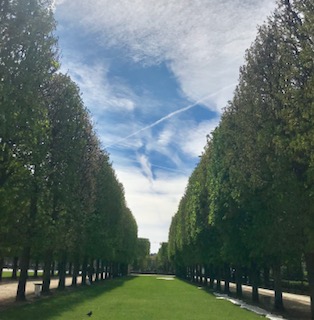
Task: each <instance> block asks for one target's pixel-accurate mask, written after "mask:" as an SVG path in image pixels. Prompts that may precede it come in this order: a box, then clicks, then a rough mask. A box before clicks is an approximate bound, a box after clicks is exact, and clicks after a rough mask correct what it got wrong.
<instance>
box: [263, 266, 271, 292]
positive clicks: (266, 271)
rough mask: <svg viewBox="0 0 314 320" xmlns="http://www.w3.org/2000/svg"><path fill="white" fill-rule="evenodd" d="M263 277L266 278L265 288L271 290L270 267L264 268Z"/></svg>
mask: <svg viewBox="0 0 314 320" xmlns="http://www.w3.org/2000/svg"><path fill="white" fill-rule="evenodd" d="M263 276H264V286H265V288H268V289H270V281H269V268H268V267H264V270H263Z"/></svg>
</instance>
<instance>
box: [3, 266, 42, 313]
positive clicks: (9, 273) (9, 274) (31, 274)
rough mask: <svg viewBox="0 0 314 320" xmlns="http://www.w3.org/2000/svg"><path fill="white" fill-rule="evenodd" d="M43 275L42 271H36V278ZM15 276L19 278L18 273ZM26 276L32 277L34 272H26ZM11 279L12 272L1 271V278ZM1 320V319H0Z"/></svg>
mask: <svg viewBox="0 0 314 320" xmlns="http://www.w3.org/2000/svg"><path fill="white" fill-rule="evenodd" d="M42 275H43V272H42V271H38V276H39V277H41V276H42ZM17 276H18V277H19V276H20V271H18V272H17ZM28 276H29V277H33V276H34V271H28ZM11 277H12V271H3V272H2V278H11ZM0 319H1V318H0Z"/></svg>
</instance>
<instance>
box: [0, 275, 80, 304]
mask: <svg viewBox="0 0 314 320" xmlns="http://www.w3.org/2000/svg"><path fill="white" fill-rule="evenodd" d="M41 282H42V280H41V279H40V278H38V279H30V280H28V281H27V284H26V299H27V300H28V301H32V300H34V299H38V298H37V297H36V296H35V286H34V283H41ZM58 282H59V280H58V279H51V282H50V289H56V288H57V287H58ZM71 283H72V278H71V277H67V278H66V286H70V285H71ZM77 283H78V284H80V283H81V277H78V278H77ZM17 286H18V282H17V281H11V280H4V281H2V282H0V308H3V307H6V306H8V305H11V304H13V303H15V296H16V292H17Z"/></svg>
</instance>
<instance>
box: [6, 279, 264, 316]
mask: <svg viewBox="0 0 314 320" xmlns="http://www.w3.org/2000/svg"><path fill="white" fill-rule="evenodd" d="M89 311H92V313H93V314H92V318H91V319H93V320H96V319H113V320H126V319H127V320H133V319H134V320H135V319H136V320H148V319H150V320H162V319H164V320H169V319H171V320H176V319H177V320H191V319H196V320H203V319H204V320H205V319H206V320H208V319H213V320H215V319H217V320H218V319H219V320H222V319H233V320H237V319H238V320H249V319H252V320H253V319H261V318H262V317H259V316H257V315H255V314H254V313H251V312H249V311H246V310H243V309H240V308H239V307H237V306H235V305H233V304H231V303H230V302H227V301H223V300H217V299H216V298H215V297H214V296H213V295H212V294H210V293H208V292H206V291H205V290H200V289H199V288H197V287H196V286H193V285H190V284H188V283H186V282H184V281H180V280H178V279H175V280H173V281H166V280H164V279H158V277H157V276H147V277H144V276H140V277H128V278H121V279H115V280H108V281H104V282H101V283H100V284H97V285H93V286H90V287H85V288H81V289H79V290H76V291H72V292H66V293H63V294H58V295H56V296H54V297H51V298H49V299H41V300H40V301H38V302H35V303H32V304H28V305H24V306H17V307H14V308H12V309H9V310H6V311H4V312H2V313H1V315H0V319H3V320H6V319H10V320H14V319H67V320H71V319H73V320H80V319H88V316H87V313H88V312H89Z"/></svg>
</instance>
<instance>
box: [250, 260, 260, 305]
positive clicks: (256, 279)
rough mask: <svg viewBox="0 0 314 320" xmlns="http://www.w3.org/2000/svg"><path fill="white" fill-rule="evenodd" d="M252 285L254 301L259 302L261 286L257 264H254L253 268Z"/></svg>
mask: <svg viewBox="0 0 314 320" xmlns="http://www.w3.org/2000/svg"><path fill="white" fill-rule="evenodd" d="M251 285H252V301H253V302H258V301H259V295H258V285H259V270H258V268H257V265H256V264H255V263H252V266H251Z"/></svg>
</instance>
